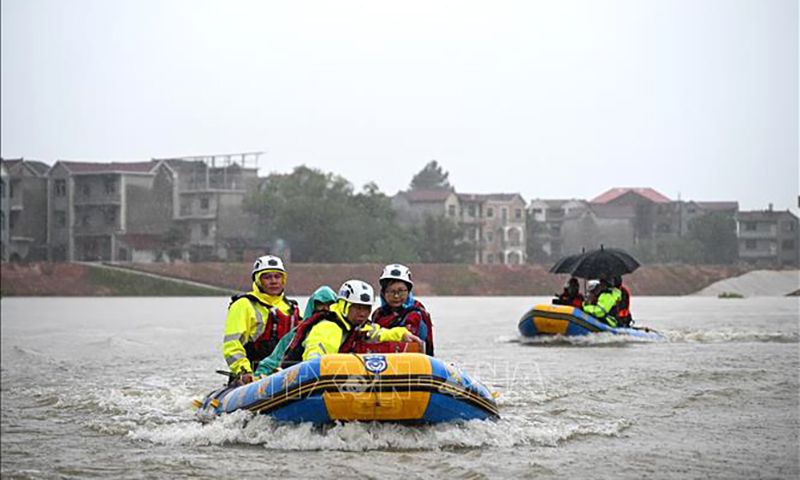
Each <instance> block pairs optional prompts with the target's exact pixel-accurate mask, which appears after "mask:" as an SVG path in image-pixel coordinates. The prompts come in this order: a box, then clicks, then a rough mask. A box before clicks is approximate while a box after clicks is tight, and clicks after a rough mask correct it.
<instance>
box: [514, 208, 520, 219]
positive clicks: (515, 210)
mask: <svg viewBox="0 0 800 480" xmlns="http://www.w3.org/2000/svg"><path fill="white" fill-rule="evenodd" d="M514 218H515V219H517V220H519V219H521V218H522V209H521V208H515V209H514Z"/></svg>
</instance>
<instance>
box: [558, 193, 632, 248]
mask: <svg viewBox="0 0 800 480" xmlns="http://www.w3.org/2000/svg"><path fill="white" fill-rule="evenodd" d="M635 220H636V211H635V209H634V207H633V206H631V205H602V204H601V205H592V204H587V205H586V208H584V209H575V210H573V211H571V212H570V214H569V215H568V216H567V217H565V218H564V220H563V222H562V227H561V235H562V246H563V252H562V253H563V255H571V254H573V253H579V252H582V251H584V250H585V251H589V250H594V249H597V248H600V246H606V247H613V248H621V249H623V250H630V249H631V248H632V247H633V244H634V238H635V229H634V222H635ZM553 260H555V258H553Z"/></svg>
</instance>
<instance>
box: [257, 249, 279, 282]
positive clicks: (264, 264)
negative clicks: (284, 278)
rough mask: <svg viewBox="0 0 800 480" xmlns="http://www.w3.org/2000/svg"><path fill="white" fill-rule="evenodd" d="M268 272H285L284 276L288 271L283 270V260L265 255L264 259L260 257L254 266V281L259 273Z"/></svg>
mask: <svg viewBox="0 0 800 480" xmlns="http://www.w3.org/2000/svg"><path fill="white" fill-rule="evenodd" d="M267 270H274V271H276V272H283V274H284V275H285V274H286V269H285V268H283V260H281V259H280V258H278V257H276V256H275V255H264V256H263V257H258V258H257V259H256V262H255V263H254V264H253V271H252V272H251V276H252V277H253V280H255V279H256V277H257V276H258V274H259V273H261V272H264V271H267Z"/></svg>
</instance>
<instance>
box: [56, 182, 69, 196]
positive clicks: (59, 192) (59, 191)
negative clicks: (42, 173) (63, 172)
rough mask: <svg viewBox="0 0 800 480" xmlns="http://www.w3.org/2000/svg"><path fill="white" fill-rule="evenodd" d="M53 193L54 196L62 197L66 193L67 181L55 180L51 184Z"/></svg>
mask: <svg viewBox="0 0 800 480" xmlns="http://www.w3.org/2000/svg"><path fill="white" fill-rule="evenodd" d="M53 193H54V194H55V196H56V197H63V196H64V195H66V194H67V181H66V180H56V181H55V184H54V185H53Z"/></svg>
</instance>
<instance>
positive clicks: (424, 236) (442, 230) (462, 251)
mask: <svg viewBox="0 0 800 480" xmlns="http://www.w3.org/2000/svg"><path fill="white" fill-rule="evenodd" d="M411 232H412V234H413V236H414V238H415V239H416V242H417V252H418V253H419V257H420V261H421V262H424V263H471V262H472V257H473V255H474V247H473V246H472V244H470V243H468V242H464V241H463V238H464V231H463V229H462V228H461V227H459V226H458V225H457V224H456V223H454V222H453V221H451V220H450V219H448V218H446V217H441V216H431V215H425V218H424V219H423V221H422V223H421V224H420V225H416V226H414V227H412V228H411Z"/></svg>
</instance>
